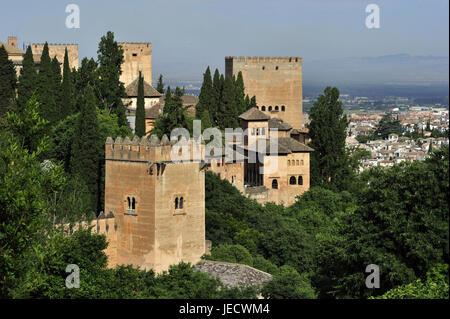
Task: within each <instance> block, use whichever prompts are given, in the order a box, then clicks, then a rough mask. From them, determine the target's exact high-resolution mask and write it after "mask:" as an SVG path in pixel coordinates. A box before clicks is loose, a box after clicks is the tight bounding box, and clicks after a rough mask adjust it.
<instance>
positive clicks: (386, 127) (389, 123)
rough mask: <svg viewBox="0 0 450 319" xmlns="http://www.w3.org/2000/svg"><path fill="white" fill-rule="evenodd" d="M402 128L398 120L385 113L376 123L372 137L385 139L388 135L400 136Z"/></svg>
mask: <svg viewBox="0 0 450 319" xmlns="http://www.w3.org/2000/svg"><path fill="white" fill-rule="evenodd" d="M401 133H402V126H401V124H400V121H399V120H398V119H395V118H394V117H393V116H392V114H391V113H386V114H385V115H383V117H382V118H381V120H380V122H378V125H377V128H376V129H375V132H374V135H375V136H376V137H378V138H382V139H387V138H388V136H389V134H397V135H400V134H401Z"/></svg>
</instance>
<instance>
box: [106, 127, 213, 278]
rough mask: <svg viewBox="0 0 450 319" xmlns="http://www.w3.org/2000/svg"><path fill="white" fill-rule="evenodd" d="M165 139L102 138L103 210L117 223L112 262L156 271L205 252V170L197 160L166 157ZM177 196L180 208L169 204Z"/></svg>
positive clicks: (168, 151)
mask: <svg viewBox="0 0 450 319" xmlns="http://www.w3.org/2000/svg"><path fill="white" fill-rule="evenodd" d="M165 141H166V142H163V143H161V142H160V141H159V140H158V139H157V138H156V136H154V137H152V142H151V143H150V141H149V140H147V139H146V138H143V139H139V138H137V137H135V138H134V139H133V141H130V139H128V138H126V139H125V140H123V141H122V139H121V138H117V139H116V141H112V139H110V138H109V139H108V140H107V143H106V154H105V155H106V157H105V160H106V171H105V214H109V212H111V213H112V215H114V216H115V223H116V224H117V227H116V228H117V231H116V235H115V236H116V244H115V245H116V247H117V251H116V253H115V262H116V264H133V265H135V266H140V267H143V268H146V269H150V268H152V269H154V270H155V271H157V272H161V271H163V270H167V269H168V268H169V266H170V265H171V264H177V263H179V262H181V261H185V262H190V263H196V262H198V261H199V260H200V257H201V256H202V255H203V254H204V252H205V175H204V174H205V173H204V171H203V170H202V169H201V163H200V161H189V162H172V161H171V160H170V151H171V149H172V147H176V146H172V145H170V143H168V140H167V139H166V140H165ZM185 156H187V158H189V156H190V154H188V153H187V154H185ZM186 181H189V183H187V182H186ZM128 198H130V200H131V201H133V202H134V206H132V207H130V204H129V201H128ZM177 198H178V202H179V201H180V200H181V198H183V205H182V207H178V208H177V207H175V200H176V199H177ZM108 254H109V256H111V257H112V256H113V254H114V253H113V252H111V251H109V252H108ZM109 265H110V266H114V265H113V264H112V263H110V264H109Z"/></svg>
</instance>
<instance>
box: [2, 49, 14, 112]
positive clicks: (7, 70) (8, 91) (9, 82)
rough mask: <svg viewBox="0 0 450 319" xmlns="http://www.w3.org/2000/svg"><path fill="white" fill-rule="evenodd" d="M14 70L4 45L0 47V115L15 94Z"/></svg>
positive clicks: (7, 107)
mask: <svg viewBox="0 0 450 319" xmlns="http://www.w3.org/2000/svg"><path fill="white" fill-rule="evenodd" d="M16 86H17V80H16V70H15V69H14V64H13V62H12V61H11V60H9V59H8V53H7V52H6V49H5V47H4V46H3V45H2V46H1V47H0V116H3V115H4V114H5V113H6V112H7V111H8V109H9V106H10V104H11V101H12V100H13V99H14V97H15V96H16V91H15V90H16Z"/></svg>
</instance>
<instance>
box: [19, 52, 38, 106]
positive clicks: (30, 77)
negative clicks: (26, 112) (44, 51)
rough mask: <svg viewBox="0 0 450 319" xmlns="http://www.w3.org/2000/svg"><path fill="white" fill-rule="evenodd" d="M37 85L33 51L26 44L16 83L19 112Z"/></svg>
mask: <svg viewBox="0 0 450 319" xmlns="http://www.w3.org/2000/svg"><path fill="white" fill-rule="evenodd" d="M36 86H37V73H36V66H35V63H34V59H33V52H32V51H31V47H30V46H28V47H27V50H26V52H25V55H24V56H23V60H22V69H21V70H20V76H19V83H18V85H17V96H18V97H17V104H18V112H19V113H21V112H22V111H23V109H24V108H25V105H26V104H27V102H28V100H29V99H31V97H32V95H33V93H34V92H35V90H36Z"/></svg>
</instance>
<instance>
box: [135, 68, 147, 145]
mask: <svg viewBox="0 0 450 319" xmlns="http://www.w3.org/2000/svg"><path fill="white" fill-rule="evenodd" d="M135 134H136V135H137V136H139V137H142V136H144V135H145V104H144V78H143V77H142V74H141V72H139V82H138V96H137V106H136V122H135Z"/></svg>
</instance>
